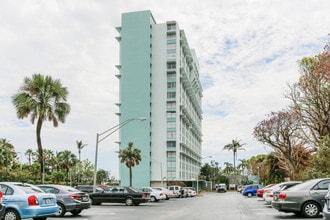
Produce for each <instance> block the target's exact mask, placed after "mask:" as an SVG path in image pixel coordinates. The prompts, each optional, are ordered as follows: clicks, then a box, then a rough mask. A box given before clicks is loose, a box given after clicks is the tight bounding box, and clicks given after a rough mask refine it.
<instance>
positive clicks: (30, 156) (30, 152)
mask: <svg viewBox="0 0 330 220" xmlns="http://www.w3.org/2000/svg"><path fill="white" fill-rule="evenodd" d="M25 156H27V158H28V161H29V166H31V161H32V156H33V150H32V149H31V148H29V149H27V150H26V151H25Z"/></svg>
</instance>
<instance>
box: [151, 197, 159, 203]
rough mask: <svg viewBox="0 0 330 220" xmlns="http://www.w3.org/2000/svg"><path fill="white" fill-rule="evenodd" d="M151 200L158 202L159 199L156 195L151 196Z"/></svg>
mask: <svg viewBox="0 0 330 220" xmlns="http://www.w3.org/2000/svg"><path fill="white" fill-rule="evenodd" d="M150 202H158V199H156V197H154V196H151V197H150Z"/></svg>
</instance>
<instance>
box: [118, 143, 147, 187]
mask: <svg viewBox="0 0 330 220" xmlns="http://www.w3.org/2000/svg"><path fill="white" fill-rule="evenodd" d="M118 157H119V158H120V163H125V165H126V166H127V167H128V168H129V185H130V186H132V167H134V166H135V164H136V165H139V164H140V161H141V160H142V158H141V150H140V149H137V148H133V143H132V142H129V143H128V146H127V148H125V149H122V150H119V154H118Z"/></svg>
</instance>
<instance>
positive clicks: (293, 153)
mask: <svg viewBox="0 0 330 220" xmlns="http://www.w3.org/2000/svg"><path fill="white" fill-rule="evenodd" d="M253 134H254V137H255V138H256V139H257V140H258V141H260V142H261V143H264V144H267V145H269V146H270V147H272V148H273V149H274V151H275V153H274V154H273V155H274V156H276V157H277V159H278V160H279V165H280V167H281V168H282V169H283V170H285V171H286V172H287V175H288V176H289V177H290V178H291V179H295V174H297V173H298V171H299V169H300V168H301V166H302V165H303V164H305V165H307V162H306V161H305V159H307V158H310V155H311V149H308V148H305V147H304V146H305V145H306V144H307V141H306V139H305V138H304V134H303V133H302V126H301V122H300V120H299V116H298V115H297V114H296V113H295V112H292V111H279V112H272V113H271V114H269V115H268V118H267V119H265V120H263V121H261V122H260V123H258V125H257V126H256V127H255V128H254V132H253Z"/></svg>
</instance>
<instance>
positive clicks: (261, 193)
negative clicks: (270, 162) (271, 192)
mask: <svg viewBox="0 0 330 220" xmlns="http://www.w3.org/2000/svg"><path fill="white" fill-rule="evenodd" d="M273 185H274V184H269V185H267V186H265V187H264V188H261V189H258V190H257V197H261V198H262V197H263V195H264V192H265V188H270V187H272V186H273Z"/></svg>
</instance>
